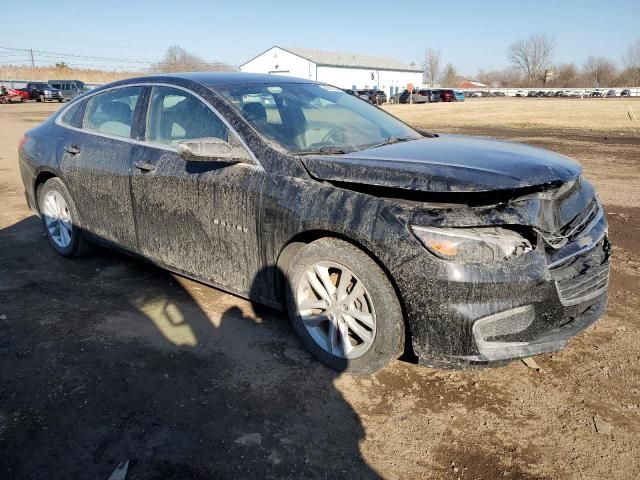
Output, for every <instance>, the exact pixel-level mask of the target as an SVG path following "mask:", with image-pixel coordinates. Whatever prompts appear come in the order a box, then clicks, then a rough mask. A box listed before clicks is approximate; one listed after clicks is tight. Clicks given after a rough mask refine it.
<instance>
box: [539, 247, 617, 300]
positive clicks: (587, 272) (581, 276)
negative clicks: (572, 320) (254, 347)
mask: <svg viewBox="0 0 640 480" xmlns="http://www.w3.org/2000/svg"><path fill="white" fill-rule="evenodd" d="M609 256H610V244H609V241H608V240H607V238H606V237H604V238H603V239H602V240H600V242H598V244H597V245H595V246H594V248H592V249H591V250H589V251H587V252H584V253H582V254H580V255H576V256H574V257H571V258H569V259H568V260H567V261H566V262H564V263H562V264H560V265H558V266H557V267H555V268H553V269H551V276H552V277H553V279H554V280H555V282H556V289H557V291H558V296H559V297H560V301H561V302H562V304H563V305H565V306H570V305H577V304H579V303H582V302H586V301H588V300H590V299H592V298H595V297H597V296H598V295H600V294H602V293H604V292H605V291H606V290H607V288H608V286H609Z"/></svg>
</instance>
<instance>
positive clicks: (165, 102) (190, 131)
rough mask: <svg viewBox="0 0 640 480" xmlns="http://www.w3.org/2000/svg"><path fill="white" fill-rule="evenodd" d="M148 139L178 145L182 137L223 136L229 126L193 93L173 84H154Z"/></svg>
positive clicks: (227, 134)
mask: <svg viewBox="0 0 640 480" xmlns="http://www.w3.org/2000/svg"><path fill="white" fill-rule="evenodd" d="M146 137H147V140H148V141H150V142H154V143H161V144H163V145H170V146H173V147H175V146H176V145H177V144H178V143H179V142H181V141H183V140H194V139H196V138H211V137H215V138H221V139H222V140H225V141H228V139H229V130H228V129H227V127H226V126H225V124H224V123H223V122H222V120H220V118H219V117H218V116H217V115H216V114H215V113H213V111H211V109H210V108H209V107H207V105H205V104H204V103H202V102H201V101H200V100H198V99H197V98H196V97H194V96H193V95H190V94H189V93H187V92H185V91H183V90H179V89H177V88H171V87H153V90H152V92H151V100H150V102H149V111H148V118H147V132H146Z"/></svg>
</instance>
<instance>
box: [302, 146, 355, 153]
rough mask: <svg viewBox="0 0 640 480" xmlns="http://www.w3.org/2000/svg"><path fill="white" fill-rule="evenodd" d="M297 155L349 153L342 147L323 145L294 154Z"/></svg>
mask: <svg viewBox="0 0 640 480" xmlns="http://www.w3.org/2000/svg"><path fill="white" fill-rule="evenodd" d="M295 153H297V154H298V155H313V154H318V153H324V154H329V155H342V154H344V153H349V152H347V150H345V149H344V147H332V146H330V145H325V146H324V147H319V148H314V149H312V150H301V151H299V152H295Z"/></svg>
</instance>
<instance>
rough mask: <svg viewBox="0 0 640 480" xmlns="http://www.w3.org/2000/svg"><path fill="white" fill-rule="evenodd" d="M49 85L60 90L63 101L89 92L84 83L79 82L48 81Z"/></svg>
mask: <svg viewBox="0 0 640 480" xmlns="http://www.w3.org/2000/svg"><path fill="white" fill-rule="evenodd" d="M48 83H49V85H51V86H52V87H54V88H57V89H58V90H60V93H62V96H63V97H64V98H65V100H71V99H72V98H76V97H77V96H78V95H82V94H83V93H85V92H88V91H89V90H91V89H90V88H89V87H87V85H86V84H85V83H84V82H81V81H80V80H49V82H48Z"/></svg>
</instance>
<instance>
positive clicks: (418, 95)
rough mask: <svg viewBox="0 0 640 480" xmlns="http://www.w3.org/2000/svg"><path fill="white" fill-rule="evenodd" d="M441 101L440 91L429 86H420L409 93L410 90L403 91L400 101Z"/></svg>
mask: <svg viewBox="0 0 640 480" xmlns="http://www.w3.org/2000/svg"><path fill="white" fill-rule="evenodd" d="M439 101H440V92H439V91H438V90H431V89H427V88H420V89H417V90H414V91H413V93H411V94H410V93H409V91H408V90H405V91H404V92H402V95H401V96H400V103H433V102H439Z"/></svg>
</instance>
